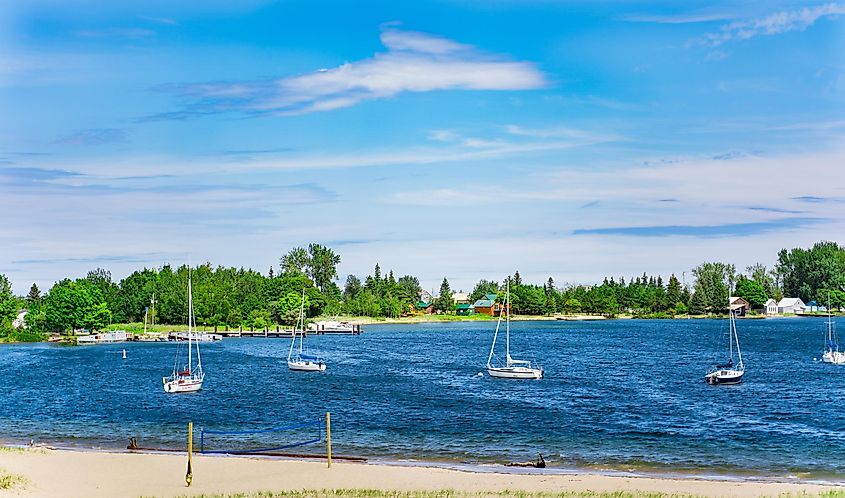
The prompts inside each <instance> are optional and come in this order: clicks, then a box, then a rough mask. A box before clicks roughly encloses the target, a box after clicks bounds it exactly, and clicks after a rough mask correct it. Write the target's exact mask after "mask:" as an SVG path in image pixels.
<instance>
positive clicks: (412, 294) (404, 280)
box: [396, 275, 422, 303]
mask: <svg viewBox="0 0 845 498" xmlns="http://www.w3.org/2000/svg"><path fill="white" fill-rule="evenodd" d="M396 287H397V288H398V290H399V294H400V296H401V297H402V298H403V300H404V301H406V302H408V303H415V302H416V301H417V299H419V297H420V292H422V287H421V286H420V281H419V280H418V279H417V277H412V276H411V275H403V276H401V277H399V280H397V281H396Z"/></svg>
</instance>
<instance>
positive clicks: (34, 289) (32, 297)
mask: <svg viewBox="0 0 845 498" xmlns="http://www.w3.org/2000/svg"><path fill="white" fill-rule="evenodd" d="M26 302H27V303H30V304H32V303H36V302H41V289H39V288H38V285H36V284H35V283H34V282H33V284H32V286H31V287H30V288H29V294H27V295H26Z"/></svg>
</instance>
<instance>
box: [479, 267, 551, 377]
mask: <svg viewBox="0 0 845 498" xmlns="http://www.w3.org/2000/svg"><path fill="white" fill-rule="evenodd" d="M510 311H511V310H510V278H509V279H508V283H507V284H506V291H505V305H504V307H503V308H502V310H501V311H500V312H499V320H498V321H497V322H496V332H495V333H494V334H493V345H492V346H490V355H489V356H488V357H487V374H488V375H490V376H491V377H499V378H502V379H542V378H543V373H544V372H543V368H542V367H539V366H536V367H535V366H534V365H532V364H531V362H530V361H528V360H515V359H513V358H511V340H510V316H511V313H510ZM503 315H504V317H505V362H504V364H503V365H496V364H494V358H495V357H496V339H497V338H498V337H499V326H500V325H501V323H502V317H503Z"/></svg>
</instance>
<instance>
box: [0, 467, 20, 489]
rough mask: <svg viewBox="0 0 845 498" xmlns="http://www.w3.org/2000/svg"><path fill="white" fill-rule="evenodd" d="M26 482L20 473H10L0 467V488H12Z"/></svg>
mask: <svg viewBox="0 0 845 498" xmlns="http://www.w3.org/2000/svg"><path fill="white" fill-rule="evenodd" d="M24 484H26V478H24V476H22V475H18V474H11V473H9V472H6V470H5V469H2V468H0V489H14V488H18V487H22V486H23V485H24Z"/></svg>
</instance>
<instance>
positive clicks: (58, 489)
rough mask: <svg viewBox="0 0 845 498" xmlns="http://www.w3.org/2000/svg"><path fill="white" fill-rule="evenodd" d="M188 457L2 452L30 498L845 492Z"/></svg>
mask: <svg viewBox="0 0 845 498" xmlns="http://www.w3.org/2000/svg"><path fill="white" fill-rule="evenodd" d="M186 462H187V458H186V455H185V453H184V452H183V453H181V454H165V453H150V452H133V451H126V450H123V451H102V450H89V451H85V450H82V451H80V450H73V449H51V448H44V447H34V448H21V449H14V450H8V451H2V452H0V468H2V469H5V471H6V472H11V473H14V474H16V475H20V476H22V477H23V478H24V479H25V483H24V484H23V485H22V487H18V488H14V491H15V493H16V494H19V495H20V496H31V497H41V496H91V497H100V496H102V497H107V496H108V497H112V496H127V497H129V496H132V497H135V496H156V497H166V496H185V495H187V496H191V495H199V494H208V493H224V494H228V493H256V492H262V491H276V492H279V491H285V490H288V491H293V490H298V491H301V490H323V489H326V490H338V489H347V490H348V489H375V490H382V491H429V492H430V491H438V490H447V489H448V490H455V491H459V492H467V493H479V492H492V493H501V492H505V491H509V492H514V493H516V492H525V493H541V492H558V493H559V492H575V493H588V492H589V493H595V492H607V493H612V492H620V491H622V492H630V493H665V494H688V495H695V496H736V497H752V496H754V497H757V496H761V495H765V496H779V495H783V494H801V493H808V494H810V495H811V496H812V495H818V494H821V493H824V492H829V491H834V490H835V491H839V492H843V491H845V483H838V482H837V483H834V482H818V481H813V480H807V479H803V478H799V477H796V478H794V479H791V480H788V481H781V480H779V481H772V480H766V479H765V478H763V477H762V476H761V477H760V478H749V477H745V476H728V477H723V476H720V475H713V476H711V475H704V476H699V477H691V476H686V475H676V474H671V473H669V474H661V475H657V476H652V475H641V474H636V473H630V472H624V471H614V472H598V471H582V470H569V469H559V470H558V469H544V470H543V471H539V470H537V469H530V468H507V467H503V466H499V465H490V466H486V465H484V466H482V465H472V464H466V465H463V464H455V465H448V466H442V465H437V464H436V463H435V462H426V461H414V460H411V461H387V460H384V461H379V460H374V461H370V462H367V463H357V462H356V463H352V462H339V461H334V462H333V463H332V467H331V468H327V467H326V463H325V460H324V459H319V458H314V459H289V458H275V457H254V456H230V455H214V456H208V455H196V454H195V455H194V460H193V484H192V486H191V487H190V488H188V487H186V486H185V481H184V477H185V470H186Z"/></svg>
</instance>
